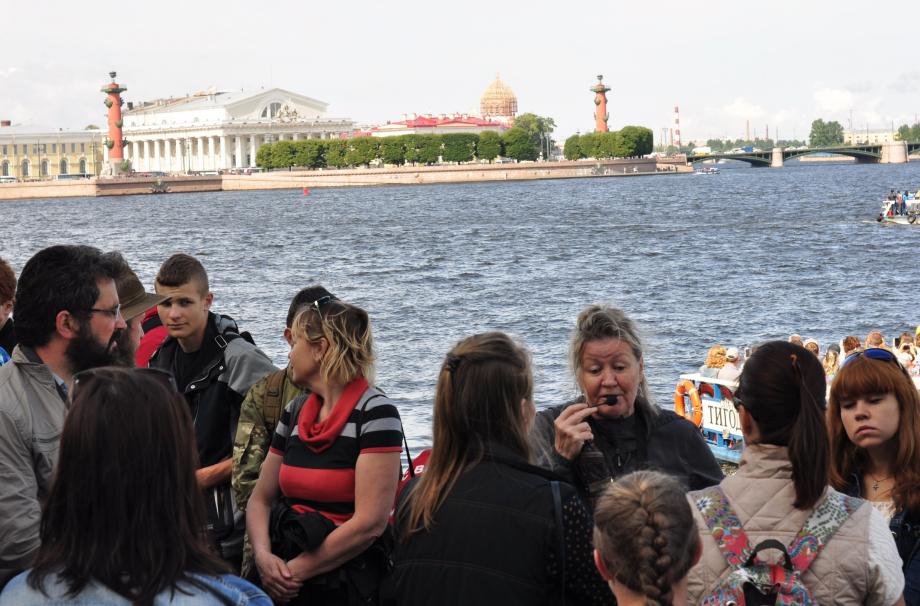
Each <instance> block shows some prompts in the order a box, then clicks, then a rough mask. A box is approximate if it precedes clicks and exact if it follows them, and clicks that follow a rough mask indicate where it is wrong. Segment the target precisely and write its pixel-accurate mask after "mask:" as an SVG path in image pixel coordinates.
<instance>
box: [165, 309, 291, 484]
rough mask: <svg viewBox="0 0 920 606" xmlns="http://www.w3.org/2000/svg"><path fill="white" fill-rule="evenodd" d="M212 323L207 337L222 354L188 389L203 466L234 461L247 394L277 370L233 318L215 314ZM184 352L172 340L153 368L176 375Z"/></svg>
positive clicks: (195, 378)
mask: <svg viewBox="0 0 920 606" xmlns="http://www.w3.org/2000/svg"><path fill="white" fill-rule="evenodd" d="M208 322H209V323H210V325H211V326H210V328H209V330H208V332H207V333H206V335H211V337H210V338H211V339H212V340H213V341H214V342H215V343H216V345H217V347H216V348H215V352H216V353H215V355H214V356H213V357H212V358H211V359H210V360H209V361H207V362H206V363H205V364H203V366H202V368H203V370H202V371H201V372H199V373H197V374H196V375H195V377H193V378H192V379H191V381H190V382H189V383H188V385H187V386H186V387H185V390H184V391H185V399H186V401H187V402H188V403H189V410H190V412H191V413H192V418H193V419H194V420H195V438H196V440H197V443H198V456H199V458H200V459H201V466H202V467H207V466H209V465H214V464H216V463H220V462H221V461H223V460H224V459H229V458H230V457H231V455H232V453H233V439H234V437H235V435H236V424H237V420H238V419H239V416H240V404H242V402H243V398H244V397H245V396H246V392H247V391H249V388H250V387H252V384H253V383H255V382H256V381H258V380H259V379H261V378H262V377H264V376H265V375H267V374H268V373H270V372H274V371H275V370H277V369H276V368H275V367H274V365H272V363H271V360H269V359H268V356H266V355H265V354H264V353H262V350H260V349H258V348H256V346H255V345H253V344H252V343H250V342H249V341H247V340H246V339H244V338H242V337H240V335H239V329H238V328H237V326H236V322H234V321H233V319H232V318H229V317H227V316H219V315H217V314H214V313H209V314H208ZM207 338H208V336H206V337H205V339H207ZM203 347H204V345H203ZM178 351H179V342H178V341H176V340H175V339H174V338H172V337H168V338H167V339H166V340H165V341H163V344H162V345H161V346H160V348H159V349H158V350H157V351H156V352H155V353H154V354H153V356H152V357H151V358H150V367H151V368H160V369H162V370H167V371H169V372H174V365H175V359H176V355H177V352H178Z"/></svg>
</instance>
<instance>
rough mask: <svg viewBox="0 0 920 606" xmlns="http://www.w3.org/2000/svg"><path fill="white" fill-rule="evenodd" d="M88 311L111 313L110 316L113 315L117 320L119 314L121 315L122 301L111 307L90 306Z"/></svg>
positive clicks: (92, 312)
mask: <svg viewBox="0 0 920 606" xmlns="http://www.w3.org/2000/svg"><path fill="white" fill-rule="evenodd" d="M86 311H88V312H89V313H91V314H109V315H110V316H112V319H113V320H117V319H118V318H119V316H121V303H119V304H118V305H116V306H115V307H112V308H110V309H100V308H98V307H90V308H89V309H87V310H86Z"/></svg>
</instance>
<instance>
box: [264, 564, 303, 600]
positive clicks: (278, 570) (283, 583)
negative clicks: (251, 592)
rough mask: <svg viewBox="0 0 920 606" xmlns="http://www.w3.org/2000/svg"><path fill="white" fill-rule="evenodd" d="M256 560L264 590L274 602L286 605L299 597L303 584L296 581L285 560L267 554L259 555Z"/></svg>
mask: <svg viewBox="0 0 920 606" xmlns="http://www.w3.org/2000/svg"><path fill="white" fill-rule="evenodd" d="M255 559H256V568H257V569H258V570H259V577H261V579H262V588H263V589H265V592H266V593H268V595H269V596H270V597H271V598H272V599H273V600H275V601H276V602H278V603H279V604H284V603H286V602H290V601H291V600H293V599H294V598H296V597H297V594H298V593H299V592H300V586H301V585H302V584H303V583H302V582H301V581H297V580H296V579H294V576H293V575H292V574H291V571H290V570H289V569H288V566H287V564H285V562H284V560H282V559H281V558H279V557H278V556H276V555H274V554H272V553H267V552H262V553H257V554H256V557H255Z"/></svg>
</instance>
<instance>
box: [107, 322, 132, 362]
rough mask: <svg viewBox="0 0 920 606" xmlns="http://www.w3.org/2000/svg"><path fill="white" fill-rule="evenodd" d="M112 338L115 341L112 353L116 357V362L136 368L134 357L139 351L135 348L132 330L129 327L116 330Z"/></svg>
mask: <svg viewBox="0 0 920 606" xmlns="http://www.w3.org/2000/svg"><path fill="white" fill-rule="evenodd" d="M112 339H113V340H114V341H115V350H114V351H113V352H112V354H111V355H113V356H114V357H115V364H117V365H118V366H124V367H126V368H134V366H135V365H136V362H135V359H134V357H135V353H137V352H136V350H135V348H134V342H133V341H132V340H131V330H130V329H129V328H123V329H119V330H116V331H115V334H114V335H112Z"/></svg>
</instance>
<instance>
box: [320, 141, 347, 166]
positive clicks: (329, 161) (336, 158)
mask: <svg viewBox="0 0 920 606" xmlns="http://www.w3.org/2000/svg"><path fill="white" fill-rule="evenodd" d="M325 149H326V154H325V156H326V166H328V167H330V168H344V167H345V166H348V163H347V162H345V154H346V153H347V152H348V140H347V139H332V140H331V141H326V145H325Z"/></svg>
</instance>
